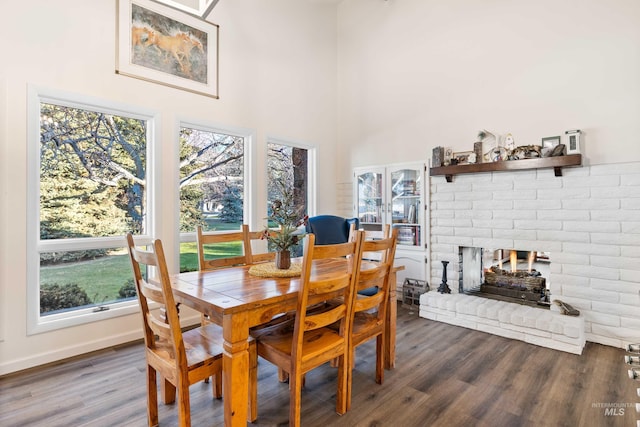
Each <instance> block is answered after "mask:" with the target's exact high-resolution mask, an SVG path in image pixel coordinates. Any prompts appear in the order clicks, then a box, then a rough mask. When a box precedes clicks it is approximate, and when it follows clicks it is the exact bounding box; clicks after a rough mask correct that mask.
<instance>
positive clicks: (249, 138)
mask: <svg viewBox="0 0 640 427" xmlns="http://www.w3.org/2000/svg"><path fill="white" fill-rule="evenodd" d="M181 128H191V129H197V130H199V131H203V132H213V133H219V134H223V135H233V136H237V137H241V138H243V140H244V155H243V157H244V158H243V165H242V167H243V180H244V183H243V185H244V191H243V196H244V198H243V201H242V221H243V222H244V223H246V224H249V228H251V225H252V224H254V223H255V221H256V218H255V215H256V209H255V200H256V195H255V189H256V182H257V176H258V174H256V173H255V167H256V161H255V158H256V155H255V152H256V148H255V145H256V144H255V139H256V135H255V132H254V131H253V130H251V129H246V128H241V127H233V126H223V125H219V124H214V123H211V122H207V121H198V120H192V119H187V118H179V119H178V120H177V121H176V130H175V132H174V134H175V153H176V156H179V153H180V129H181ZM175 161H176V167H175V171H174V180H173V182H174V183H175V184H174V185H175V188H176V190H175V191H176V208H175V211H174V215H175V227H174V230H176V231H175V233H176V234H175V239H174V241H175V242H177V243H176V244H177V251H176V254H177V256H176V257H175V260H174V263H175V265H174V267H176V268H179V265H180V244H181V243H189V242H195V241H196V231H195V230H193V231H192V232H184V233H183V232H180V161H179V159H177V158H176V159H175Z"/></svg>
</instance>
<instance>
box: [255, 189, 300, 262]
mask: <svg viewBox="0 0 640 427" xmlns="http://www.w3.org/2000/svg"><path fill="white" fill-rule="evenodd" d="M303 210H304V207H303V206H301V207H296V206H295V205H294V203H293V195H292V194H291V193H289V192H285V193H284V194H283V196H282V198H281V199H278V200H274V201H273V203H271V206H269V216H268V217H267V218H266V219H267V225H266V226H265V229H264V232H263V238H265V239H267V240H268V241H269V243H271V244H272V245H273V247H275V250H276V268H279V269H282V270H286V269H288V268H289V267H290V266H291V252H290V251H289V250H290V248H291V247H292V246H295V245H297V244H298V243H299V242H300V240H301V239H302V238H303V237H304V235H305V224H306V223H307V219H308V216H306V215H304V214H303V213H302V212H303ZM270 224H271V225H273V224H275V225H276V226H278V229H272V228H269V225H270Z"/></svg>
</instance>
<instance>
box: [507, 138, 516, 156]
mask: <svg viewBox="0 0 640 427" xmlns="http://www.w3.org/2000/svg"><path fill="white" fill-rule="evenodd" d="M504 148H505V149H506V150H507V153H510V152H512V151H513V150H514V149H515V148H516V143H515V141H514V140H513V135H511V134H510V133H508V134H507V136H506V137H505V139H504Z"/></svg>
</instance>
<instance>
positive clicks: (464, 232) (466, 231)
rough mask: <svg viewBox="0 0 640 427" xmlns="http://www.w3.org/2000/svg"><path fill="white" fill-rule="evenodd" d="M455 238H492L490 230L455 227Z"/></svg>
mask: <svg viewBox="0 0 640 427" xmlns="http://www.w3.org/2000/svg"><path fill="white" fill-rule="evenodd" d="M455 234H456V236H469V237H486V238H491V237H492V236H493V233H492V230H491V229H490V228H463V227H456V229H455Z"/></svg>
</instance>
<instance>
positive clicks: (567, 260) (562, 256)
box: [552, 252, 589, 265]
mask: <svg viewBox="0 0 640 427" xmlns="http://www.w3.org/2000/svg"><path fill="white" fill-rule="evenodd" d="M552 261H553V262H554V263H556V262H558V263H561V264H580V265H589V255H586V254H572V253H570V252H558V253H554V254H553V260H552Z"/></svg>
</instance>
